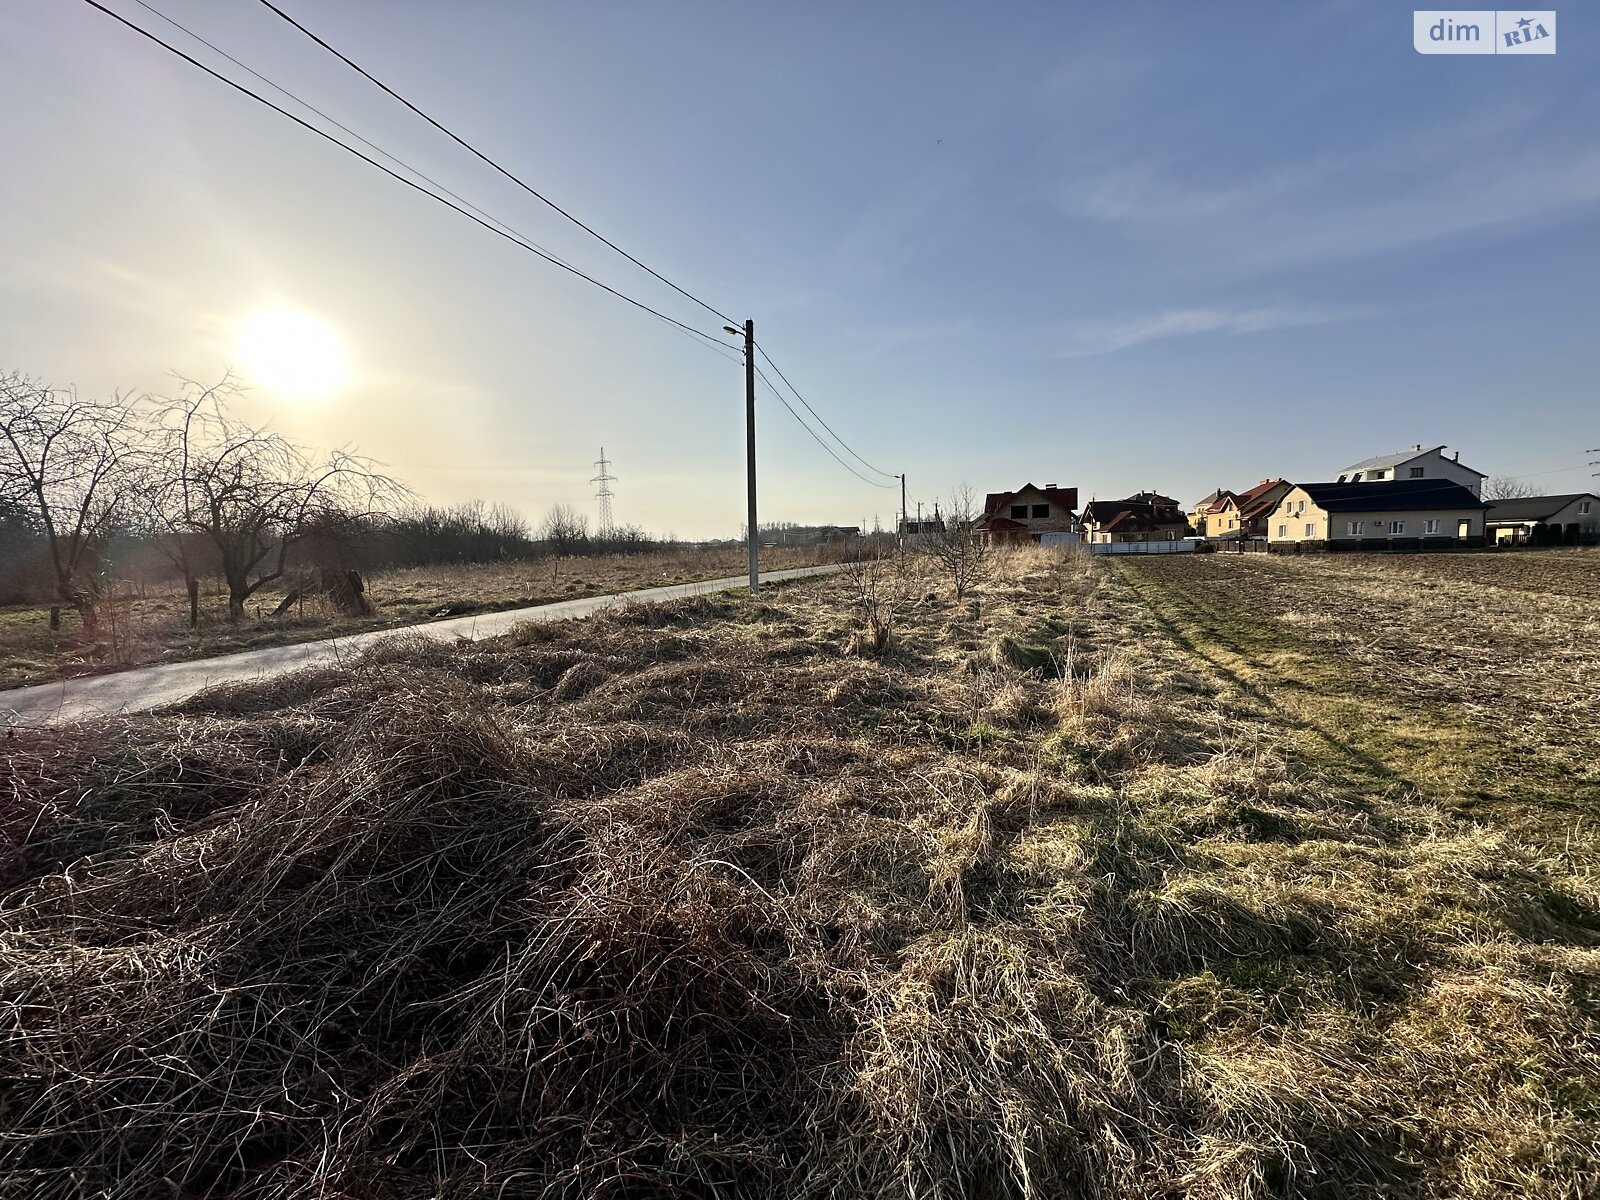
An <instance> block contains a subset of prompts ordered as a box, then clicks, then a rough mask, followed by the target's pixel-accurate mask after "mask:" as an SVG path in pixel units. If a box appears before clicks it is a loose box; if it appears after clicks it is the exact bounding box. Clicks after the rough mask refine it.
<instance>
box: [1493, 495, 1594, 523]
mask: <svg viewBox="0 0 1600 1200" xmlns="http://www.w3.org/2000/svg"><path fill="white" fill-rule="evenodd" d="M1574 500H1600V496H1596V495H1595V494H1594V493H1593V492H1572V493H1571V494H1569V495H1566V496H1528V497H1526V498H1525V499H1522V500H1491V501H1489V511H1488V512H1487V513H1486V514H1485V515H1484V518H1483V519H1484V520H1486V521H1490V522H1494V521H1542V520H1544V519H1545V518H1546V517H1552V516H1554V515H1555V514H1556V513H1558V512H1560V511H1561V510H1562V509H1563V508H1565V507H1566V506H1567V505H1569V504H1571V503H1572V502H1573V501H1574Z"/></svg>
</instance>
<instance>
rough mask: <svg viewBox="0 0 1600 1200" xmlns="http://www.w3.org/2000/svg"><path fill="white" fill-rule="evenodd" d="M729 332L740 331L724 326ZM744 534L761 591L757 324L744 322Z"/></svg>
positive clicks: (753, 581) (754, 582)
mask: <svg viewBox="0 0 1600 1200" xmlns="http://www.w3.org/2000/svg"><path fill="white" fill-rule="evenodd" d="M723 328H724V329H725V330H727V331H728V332H729V333H732V334H737V333H738V332H739V331H738V330H737V329H735V328H734V327H733V326H732V325H724V326H723ZM744 465H745V491H746V493H747V494H746V496H745V533H746V535H747V536H746V540H747V541H749V543H750V590H751V591H752V592H759V591H760V590H761V536H760V534H758V533H757V532H756V323H755V322H754V321H746V322H745V323H744Z"/></svg>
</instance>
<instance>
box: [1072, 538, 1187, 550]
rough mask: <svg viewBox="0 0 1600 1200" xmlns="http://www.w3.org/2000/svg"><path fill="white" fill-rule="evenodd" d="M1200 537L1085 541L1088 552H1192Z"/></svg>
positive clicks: (1084, 544) (1084, 546)
mask: <svg viewBox="0 0 1600 1200" xmlns="http://www.w3.org/2000/svg"><path fill="white" fill-rule="evenodd" d="M1201 540H1202V539H1200V538H1183V539H1182V540H1179V541H1172V542H1085V543H1083V548H1084V549H1085V550H1087V551H1088V552H1089V553H1090V554H1193V553H1194V548H1195V546H1196V545H1198V544H1199V543H1200V541H1201Z"/></svg>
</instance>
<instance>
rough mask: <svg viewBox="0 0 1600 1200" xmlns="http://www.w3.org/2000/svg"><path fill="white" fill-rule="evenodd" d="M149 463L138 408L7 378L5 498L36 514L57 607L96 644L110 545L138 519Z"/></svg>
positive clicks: (1, 447)
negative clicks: (133, 505) (134, 514)
mask: <svg viewBox="0 0 1600 1200" xmlns="http://www.w3.org/2000/svg"><path fill="white" fill-rule="evenodd" d="M142 460H143V443H142V438H141V437H140V428H139V417H138V412H137V408H136V406H135V405H134V403H133V402H132V401H131V400H129V399H127V398H125V397H123V396H114V397H113V398H112V399H111V400H109V401H98V400H85V399H82V398H80V397H79V396H78V394H77V393H76V392H75V391H73V390H72V389H70V388H68V389H57V388H51V387H48V386H46V385H44V384H42V383H40V382H38V381H37V380H34V379H30V378H28V377H27V376H24V375H21V374H18V373H15V372H12V373H8V374H5V375H0V500H3V501H5V502H6V503H8V504H10V505H15V506H17V507H19V508H21V509H22V510H24V511H26V512H27V513H29V514H30V516H31V517H32V518H33V520H34V521H35V523H36V525H37V528H38V530H39V533H40V535H41V536H42V538H43V540H44V544H45V550H46V557H47V560H48V565H49V572H50V583H51V588H52V591H53V593H54V594H53V597H52V598H53V600H54V601H55V603H53V604H52V605H51V609H50V627H51V628H52V629H56V628H59V627H60V622H61V618H60V608H61V605H63V604H66V605H70V606H71V607H72V608H74V609H75V610H77V612H78V615H79V616H80V617H81V618H82V620H83V627H84V631H85V632H86V633H87V634H89V635H90V636H93V635H94V634H95V632H96V629H97V625H98V620H97V610H96V607H95V606H96V604H97V603H98V601H99V599H100V596H101V594H102V591H103V589H104V583H105V581H104V577H103V569H104V563H105V551H106V544H107V542H108V541H109V540H110V538H111V537H112V535H113V534H114V533H115V532H116V530H117V529H118V528H119V526H120V525H122V524H123V523H124V522H125V521H127V520H128V519H129V517H130V509H129V504H130V500H131V498H132V497H133V495H134V494H135V491H136V489H135V488H134V486H133V480H134V476H135V475H136V473H137V469H138V467H139V465H140V464H141V462H142Z"/></svg>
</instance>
